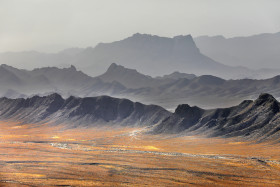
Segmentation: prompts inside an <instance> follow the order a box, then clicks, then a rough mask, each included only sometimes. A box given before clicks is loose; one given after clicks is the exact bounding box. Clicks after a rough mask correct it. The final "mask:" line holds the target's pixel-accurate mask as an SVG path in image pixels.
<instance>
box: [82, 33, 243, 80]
mask: <svg viewBox="0 0 280 187" xmlns="http://www.w3.org/2000/svg"><path fill="white" fill-rule="evenodd" d="M80 55H81V59H83V60H81V62H84V63H83V65H84V66H87V69H85V72H86V73H90V72H89V71H94V70H95V68H98V67H101V66H104V65H106V64H107V65H108V64H111V63H112V62H116V63H118V64H121V65H123V66H126V67H128V68H133V69H137V70H139V71H141V72H144V73H146V74H149V75H163V74H168V73H170V72H171V71H183V72H185V73H194V74H198V75H201V74H213V75H219V76H223V77H226V78H230V77H231V78H232V77H236V76H239V75H241V74H242V73H243V72H248V70H247V69H245V68H233V67H229V66H225V65H223V64H220V63H218V62H215V61H214V60H212V59H210V58H208V57H206V56H205V55H203V54H201V53H200V51H199V49H198V48H197V47H196V45H195V43H194V41H193V39H192V37H191V36H190V35H187V36H176V37H173V38H167V37H159V36H153V35H148V34H139V33H137V34H134V35H133V36H131V37H128V38H126V39H124V40H121V41H117V42H112V43H106V44H105V43H100V44H99V45H97V46H96V47H95V48H88V49H87V50H85V51H84V53H81V54H80ZM83 57H86V58H83ZM88 59H91V60H92V61H91V62H93V63H89V62H88ZM96 63H98V64H96Z"/></svg>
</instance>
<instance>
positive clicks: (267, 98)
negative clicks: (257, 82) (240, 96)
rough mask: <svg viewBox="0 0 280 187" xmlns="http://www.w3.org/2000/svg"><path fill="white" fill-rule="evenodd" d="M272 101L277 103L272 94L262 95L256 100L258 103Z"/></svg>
mask: <svg viewBox="0 0 280 187" xmlns="http://www.w3.org/2000/svg"><path fill="white" fill-rule="evenodd" d="M271 101H273V102H275V101H277V100H276V99H275V98H274V97H273V96H272V95H271V94H268V93H262V94H260V95H259V97H258V98H257V99H256V102H271Z"/></svg>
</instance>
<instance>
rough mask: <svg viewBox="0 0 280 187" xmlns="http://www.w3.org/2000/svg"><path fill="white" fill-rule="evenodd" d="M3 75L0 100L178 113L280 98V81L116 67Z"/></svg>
mask: <svg viewBox="0 0 280 187" xmlns="http://www.w3.org/2000/svg"><path fill="white" fill-rule="evenodd" d="M0 72H1V73H0V87H1V89H0V97H1V96H5V97H8V98H17V97H28V96H33V95H41V96H44V95H49V94H51V93H59V94H61V95H62V96H63V97H64V98H66V97H69V96H71V95H74V96H78V97H92V96H100V95H108V96H113V97H119V98H128V99H131V100H133V101H139V102H142V103H145V104H157V105H160V106H163V107H165V108H167V109H173V110H174V109H175V107H176V106H177V105H179V104H181V103H185V102H188V103H189V104H191V105H198V106H200V107H203V108H216V107H228V106H232V105H236V104H238V103H239V102H240V101H242V100H244V99H255V98H256V97H257V96H258V95H259V94H260V93H264V92H267V93H271V94H273V95H274V96H275V97H280V89H279V86H280V76H276V77H273V78H270V79H263V80H254V79H240V80H225V79H222V78H219V77H215V76H211V75H202V76H198V77H196V76H195V75H189V74H183V73H175V75H174V74H171V75H166V76H162V77H155V78H153V77H150V76H148V75H144V74H141V73H139V72H137V71H136V70H133V69H128V68H126V67H123V66H120V65H117V64H112V65H111V66H109V68H108V70H107V71H106V72H105V73H104V74H102V75H101V76H97V77H90V76H88V75H86V74H84V73H83V72H81V71H78V70H77V69H76V68H75V67H74V66H71V67H69V68H56V67H46V68H38V69H34V70H32V71H29V70H22V69H17V68H13V67H11V66H7V65H1V66H0Z"/></svg>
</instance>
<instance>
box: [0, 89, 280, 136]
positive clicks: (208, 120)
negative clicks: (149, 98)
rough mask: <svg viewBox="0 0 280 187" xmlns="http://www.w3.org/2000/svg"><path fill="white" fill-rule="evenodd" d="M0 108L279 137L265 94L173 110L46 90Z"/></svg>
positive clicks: (95, 122) (25, 115)
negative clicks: (215, 105)
mask: <svg viewBox="0 0 280 187" xmlns="http://www.w3.org/2000/svg"><path fill="white" fill-rule="evenodd" d="M0 111H1V113H0V119H1V120H16V121H21V122H23V123H44V124H45V123H48V124H67V127H68V128H74V127H75V128H78V127H83V128H85V127H91V126H104V125H107V126H110V127H111V126H130V127H135V126H137V127H146V128H148V132H149V133H154V134H159V133H167V134H170V133H171V134H172V133H179V134H182V135H194V134H195V135H197V134H199V135H204V136H207V137H239V138H243V139H247V140H258V141H265V140H277V139H278V140H279V138H280V120H279V115H280V103H279V102H278V101H277V100H276V99H275V98H274V97H273V96H272V95H269V94H261V95H260V96H259V97H258V98H257V99H256V100H255V101H251V100H245V101H243V102H242V103H240V104H239V105H237V106H234V107H230V108H219V109H211V110H204V109H201V108H199V107H196V106H193V107H191V106H189V105H188V104H182V105H179V106H178V107H177V108H176V110H175V112H174V113H171V112H169V111H167V110H165V109H164V108H162V107H160V106H156V105H144V104H141V103H138V102H132V101H130V100H127V99H117V98H112V97H108V96H99V97H86V98H77V97H73V96H71V97H69V98H67V99H63V98H62V97H61V96H60V95H58V94H51V95H48V96H44V97H39V96H34V97H31V98H27V99H22V98H20V99H8V98H1V99H0Z"/></svg>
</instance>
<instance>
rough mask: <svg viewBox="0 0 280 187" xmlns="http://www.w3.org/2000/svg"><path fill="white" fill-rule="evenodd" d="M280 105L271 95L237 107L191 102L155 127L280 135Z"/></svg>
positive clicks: (226, 134)
mask: <svg viewBox="0 0 280 187" xmlns="http://www.w3.org/2000/svg"><path fill="white" fill-rule="evenodd" d="M279 111H280V104H279V102H278V101H277V100H276V99H275V98H274V97H273V96H272V95H269V94H261V95H260V96H259V97H258V99H256V100H255V101H251V100H245V101H243V102H242V103H240V104H239V105H237V106H234V107H230V108H220V109H212V110H203V109H201V108H198V107H195V106H194V107H191V106H189V105H187V104H183V105H179V106H178V107H177V109H176V111H175V113H174V114H173V115H171V116H169V117H167V118H166V119H165V120H164V121H163V122H162V123H161V124H159V125H157V126H156V127H155V128H154V132H156V133H181V132H184V133H186V134H187V135H194V134H200V135H201V134H202V135H206V136H210V137H220V136H221V137H242V138H246V139H249V140H251V139H252V140H265V139H279V138H280V118H279V117H280V112H279Z"/></svg>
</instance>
